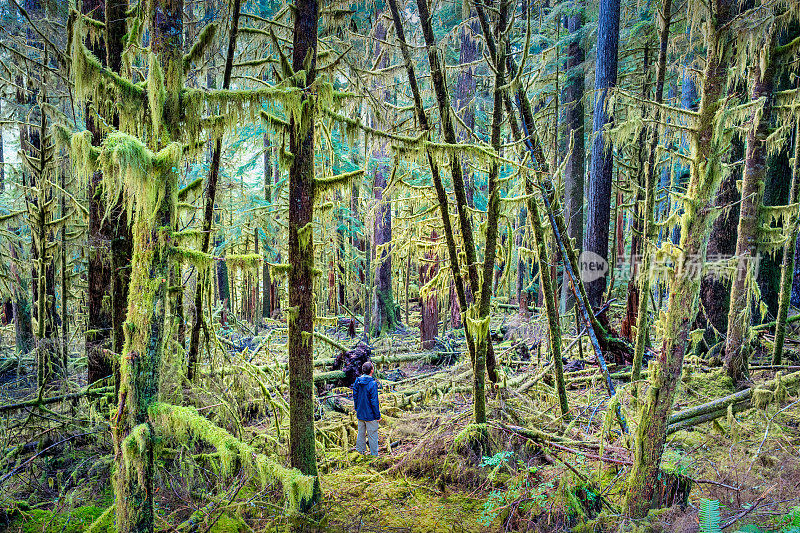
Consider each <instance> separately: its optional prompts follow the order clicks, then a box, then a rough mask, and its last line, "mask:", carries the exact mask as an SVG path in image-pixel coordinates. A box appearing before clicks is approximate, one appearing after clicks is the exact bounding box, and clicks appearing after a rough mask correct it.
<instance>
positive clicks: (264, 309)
mask: <svg viewBox="0 0 800 533" xmlns="http://www.w3.org/2000/svg"><path fill="white" fill-rule="evenodd" d="M264 201H265V202H266V203H267V205H272V147H271V145H270V141H269V134H267V133H265V134H264ZM268 235H270V228H268V227H267V228H264V246H263V247H262V248H263V250H262V251H263V254H264V265H263V267H262V272H261V278H262V283H261V284H262V286H263V289H262V298H261V318H262V319H266V318H270V317H271V316H272V293H273V288H272V279H271V277H270V273H269V262H268V261H267V260H266V257H267V247H268V246H271V242H270V241H268V239H267V236H268Z"/></svg>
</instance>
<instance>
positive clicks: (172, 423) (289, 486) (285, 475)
mask: <svg viewBox="0 0 800 533" xmlns="http://www.w3.org/2000/svg"><path fill="white" fill-rule="evenodd" d="M148 413H149V415H150V417H151V419H154V420H158V421H159V427H160V428H162V430H163V431H165V432H166V433H167V434H168V435H169V436H171V437H173V438H175V439H177V440H178V441H179V442H186V441H188V440H189V439H190V438H195V439H200V440H202V441H204V442H206V443H208V444H209V445H211V446H213V447H214V448H215V449H216V451H217V454H218V458H219V464H220V471H221V472H220V473H221V474H222V475H223V476H225V477H229V476H231V475H232V474H234V473H235V471H234V467H235V466H237V465H238V466H240V467H241V468H242V469H243V470H244V471H245V472H248V473H250V474H252V475H255V476H257V477H258V479H259V480H260V482H261V484H262V486H265V485H267V484H268V483H269V482H272V481H278V482H280V483H281V485H282V486H283V491H284V495H285V497H286V499H287V501H288V502H289V506H290V507H291V508H292V509H296V508H297V505H298V503H299V502H301V501H303V500H306V499H309V498H311V495H312V494H313V492H314V485H315V483H316V477H313V476H305V475H303V474H301V473H300V472H299V471H298V470H296V469H293V468H287V467H285V466H283V465H281V464H279V463H277V462H276V461H275V460H273V459H271V458H269V457H267V456H265V455H263V454H259V453H257V452H256V451H255V449H254V448H253V447H252V446H250V445H249V444H247V443H245V442H242V441H241V440H239V439H237V438H235V437H234V436H233V435H231V434H230V433H228V431H226V430H225V429H223V428H221V427H219V426H217V425H215V424H214V423H212V422H211V421H210V420H208V419H207V418H206V417H204V416H202V415H201V414H199V413H198V412H197V409H195V408H193V407H180V406H176V405H170V404H165V403H155V404H153V405H151V406H150V408H149V410H148Z"/></svg>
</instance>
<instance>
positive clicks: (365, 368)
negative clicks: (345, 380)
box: [361, 361, 374, 375]
mask: <svg viewBox="0 0 800 533" xmlns="http://www.w3.org/2000/svg"><path fill="white" fill-rule="evenodd" d="M373 368H374V367H373V366H372V361H367V362H365V363H364V364H363V365H361V373H362V374H367V375H369V374H371V373H372V369H373Z"/></svg>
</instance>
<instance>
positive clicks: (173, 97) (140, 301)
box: [113, 0, 184, 533]
mask: <svg viewBox="0 0 800 533" xmlns="http://www.w3.org/2000/svg"><path fill="white" fill-rule="evenodd" d="M151 16H152V19H151V20H152V24H151V31H152V34H151V49H152V52H153V54H154V55H155V59H154V60H153V61H151V65H150V66H151V68H150V72H149V74H148V80H158V79H159V77H160V76H159V75H158V74H157V73H156V72H154V71H156V70H157V65H160V66H161V69H162V72H163V78H162V79H163V93H162V94H163V95H164V99H163V104H161V102H158V103H156V102H149V104H150V109H151V113H153V114H157V115H160V117H161V120H160V121H159V123H161V124H163V126H162V131H156V132H152V133H153V134H152V135H151V143H152V144H151V148H152V149H153V150H156V149H158V148H160V147H161V146H160V145H161V144H162V143H165V142H170V141H177V140H178V139H180V117H181V115H180V114H181V108H180V91H181V89H182V88H183V76H184V70H183V54H182V52H183V42H182V41H183V1H182V0H158V1H156V2H154V4H153V11H152V15H151ZM153 83H158V82H157V81H154V82H153ZM159 104H161V105H159ZM170 159H171V158H170ZM175 165H177V162H176V161H172V160H170V161H164V162H162V163H161V164H160V165H157V166H156V168H155V169H154V170H155V172H154V173H153V174H152V175H150V176H147V179H149V180H159V184H158V187H159V189H160V191H161V192H162V194H163V197H162V198H161V200H160V201H157V200H156V199H155V198H139V199H137V202H145V204H144V206H143V210H142V211H141V212H139V213H138V214H137V215H136V216H135V217H134V221H133V257H132V264H131V271H132V276H131V280H130V292H131V294H134V295H136V297H135V298H131V301H130V304H129V307H128V316H127V321H126V342H125V348H124V350H123V353H122V358H121V361H120V391H119V404H118V407H117V415H116V417H115V418H116V420H115V424H116V425H115V426H114V431H113V434H114V450H115V455H114V456H115V463H116V472H115V480H114V483H115V500H116V524H117V531H120V532H121V533H128V532H136V533H142V532H152V531H153V528H154V521H155V509H154V505H153V495H154V493H155V482H154V481H155V480H154V475H155V462H154V459H155V458H154V444H155V434H154V432H155V430H154V428H153V424H152V421H151V420H150V417H149V415H148V409H149V408H150V407H151V406H152V405H154V404H155V403H156V402H157V401H158V395H159V381H160V366H161V360H162V356H163V351H164V344H165V342H164V341H165V329H166V316H167V307H168V305H169V298H168V296H169V293H168V279H169V276H170V272H171V270H172V260H171V252H170V247H171V246H172V244H171V241H172V239H171V234H172V230H173V228H174V225H175V211H176V201H177V186H178V171H177V168H176V166H175ZM143 213H146V214H143ZM151 213H152V214H151Z"/></svg>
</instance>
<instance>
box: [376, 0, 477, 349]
mask: <svg viewBox="0 0 800 533" xmlns="http://www.w3.org/2000/svg"><path fill="white" fill-rule="evenodd" d="M423 1H424V0H423ZM426 8H427V7H426ZM389 9H390V10H391V12H392V20H393V22H394V27H395V32H396V33H397V39H398V41H399V42H400V51H401V52H402V55H403V63H404V65H405V68H406V74H407V75H408V83H409V86H410V88H411V94H412V96H413V98H414V109H415V111H416V114H417V120H418V121H419V124H420V128H421V129H422V130H423V131H425V132H428V135H430V134H431V132H432V125H431V123H430V121H429V120H428V115H427V113H426V112H425V108H424V106H423V100H422V95H421V94H420V90H419V85H418V84H417V77H416V75H415V73H414V66H413V63H412V62H411V52H410V51H409V47H408V43H407V42H406V38H405V31H404V30H403V20H402V19H401V18H400V11H399V10H398V7H397V2H396V0H389ZM429 61H432V63H431V68H432V69H436V70H437V71H438V70H439V69H440V68H441V67H440V65H439V60H438V57H437V56H436V55H435V54H434V55H433V56H429ZM425 155H426V157H427V159H428V167H429V168H430V170H431V177H432V179H433V187H434V189H435V190H436V200H437V203H438V204H439V214H440V216H441V218H442V226H443V228H444V236H445V241H446V243H447V254H448V258H449V260H450V261H449V263H450V272H451V273H452V276H453V285H454V286H455V293H456V296H457V300H458V304H459V307H460V308H461V309H466V308H467V295H466V288H465V286H464V279H463V278H462V277H461V265H460V259H459V256H458V249H457V248H456V242H455V236H454V233H453V227H452V222H451V219H450V208H449V201H448V198H447V192H446V191H445V188H444V184H443V183H442V177H441V174H440V173H439V165H438V164H437V163H436V160H435V159H434V157H433V155H432V154H431V153H430V151H427V152H426V154H425ZM459 168H460V167H459ZM451 301H452V291H451ZM451 311H452V309H451ZM465 335H466V338H467V347H468V349H469V354H470V360H471V361H472V362H473V364H474V361H475V344H474V343H473V342H472V333H471V332H470V331H469V329H466V330H465Z"/></svg>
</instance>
